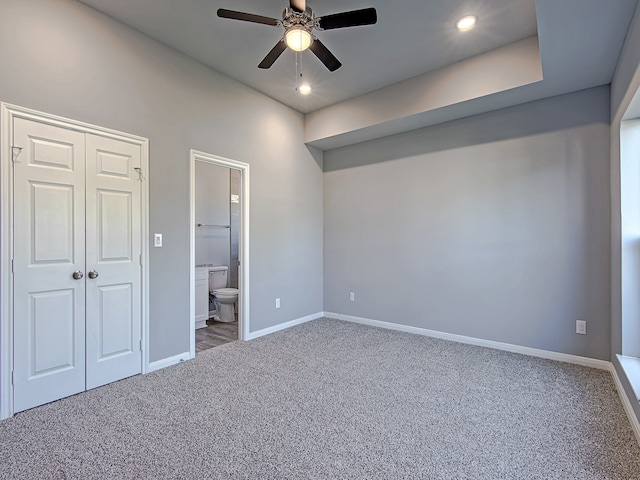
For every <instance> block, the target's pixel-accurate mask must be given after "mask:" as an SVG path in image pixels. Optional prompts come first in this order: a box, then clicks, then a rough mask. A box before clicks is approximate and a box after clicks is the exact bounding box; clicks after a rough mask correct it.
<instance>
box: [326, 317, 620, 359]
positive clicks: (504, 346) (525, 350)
mask: <svg viewBox="0 0 640 480" xmlns="http://www.w3.org/2000/svg"><path fill="white" fill-rule="evenodd" d="M324 316H325V317H329V318H335V319H338V320H344V321H346V322H352V323H361V324H364V325H370V326H372V327H381V328H387V329H390V330H399V331H401V332H408V333H415V334H417V335H424V336H426V337H433V338H440V339H442V340H449V341H451V342H457V343H466V344H468V345H476V346H478V347H487V348H494V349H496V350H504V351H506V352H513V353H520V354H522V355H529V356H531V357H539V358H546V359H548V360H557V361H559V362H566V363H574V364H576V365H582V366H585V367H591V368H598V369H600V370H609V369H610V365H611V362H608V361H606V360H597V359H595V358H588V357H580V356H577V355H570V354H568V353H558V352H551V351H549V350H539V349H537V348H530V347H522V346H520V345H512V344H510V343H502V342H494V341H491V340H483V339H481V338H474V337H466V336H464V335H456V334H454V333H445V332H438V331H436V330H427V329H425V328H419V327H410V326H408V325H400V324H397V323H389V322H382V321H380V320H371V319H368V318H361V317H352V316H350V315H342V314H340V313H331V312H324Z"/></svg>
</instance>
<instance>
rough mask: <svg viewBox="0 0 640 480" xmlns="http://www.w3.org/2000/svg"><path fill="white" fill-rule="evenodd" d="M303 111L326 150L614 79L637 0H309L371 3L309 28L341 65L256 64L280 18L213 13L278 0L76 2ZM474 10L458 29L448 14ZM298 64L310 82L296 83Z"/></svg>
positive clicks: (303, 58)
mask: <svg viewBox="0 0 640 480" xmlns="http://www.w3.org/2000/svg"><path fill="white" fill-rule="evenodd" d="M81 1H82V3H85V4H87V5H89V6H91V7H93V8H95V9H97V10H99V11H101V12H103V13H105V14H106V15H109V16H110V17H112V18H114V19H116V20H119V21H121V22H123V23H125V24H127V25H129V26H130V27H132V28H134V29H136V30H138V31H140V32H142V33H144V34H146V35H148V36H150V37H152V38H155V39H156V40H158V41H160V42H161V43H164V44H165V45H167V46H169V47H171V48H173V49H175V50H178V51H180V52H183V53H185V54H187V55H189V56H191V57H192V58H194V59H196V60H198V61H200V62H202V63H204V64H206V65H208V66H210V67H211V68H213V69H215V70H217V71H220V72H222V73H224V74H226V75H228V76H229V77H231V78H235V79H236V80H238V81H240V82H242V83H245V84H247V85H249V86H251V87H252V88H254V89H256V90H258V91H260V92H262V93H264V94H266V95H268V96H270V97H272V98H274V99H276V100H278V101H280V102H282V103H284V104H286V105H288V106H290V107H291V108H294V109H296V110H299V111H300V112H302V113H305V114H306V124H305V142H307V143H308V144H310V145H313V146H316V147H318V148H320V149H322V150H327V149H332V148H336V147H340V146H344V145H348V144H352V143H357V142H361V141H365V140H369V139H373V138H378V137H381V136H385V135H390V134H394V133H399V132H402V131H407V130H411V129H415V128H420V127H424V126H428V125H433V124H436V123H441V122H445V121H449V120H454V119H456V118H461V117H465V116H468V115H473V114H478V113H483V112H486V111H490V110H495V109H498V108H504V107H508V106H512V105H516V104H519V103H523V102H528V101H532V100H536V99H540V98H545V97H549V96H554V95H560V94H563V93H568V92H572V91H577V90H581V89H585V88H590V87H594V86H598V85H605V84H608V83H610V82H611V79H612V76H613V72H614V70H615V67H616V64H617V60H618V57H619V54H620V51H621V48H622V45H623V43H624V39H625V35H626V32H627V29H628V27H629V22H630V20H631V17H632V16H633V13H634V11H635V8H636V6H637V3H638V0H611V1H602V0H562V1H558V0H447V1H446V2H444V1H442V0H402V1H397V2H389V1H385V0H349V1H345V0H340V1H338V0H307V5H308V6H310V7H311V8H313V10H314V12H315V13H316V15H317V16H323V15H328V14H333V13H338V12H343V11H345V10H356V9H360V8H367V7H375V8H376V10H377V12H378V23H377V24H376V25H372V26H362V27H355V28H347V29H340V30H328V31H321V32H317V36H318V38H321V40H322V42H323V43H324V44H325V45H326V46H327V47H328V48H329V49H330V50H331V51H332V52H333V53H334V54H335V55H336V57H338V59H339V60H340V61H341V62H342V64H343V67H342V68H340V69H339V70H337V71H335V72H329V71H328V70H327V69H326V68H325V67H324V66H323V65H322V64H321V63H320V62H319V61H318V60H317V59H316V58H315V57H314V56H313V55H312V54H311V52H308V51H307V52H303V53H302V54H301V55H299V57H298V59H299V63H298V66H297V67H296V55H295V54H294V53H293V52H290V51H286V52H285V53H284V54H283V55H282V56H281V57H280V58H279V59H278V60H277V61H276V62H275V64H274V65H273V67H272V68H270V69H268V70H262V69H259V68H257V65H258V63H260V61H261V60H262V58H264V56H265V55H266V53H267V52H268V51H269V50H270V49H271V47H272V46H273V45H274V44H275V43H276V42H278V40H279V39H280V38H282V33H283V31H282V29H281V28H280V27H271V26H267V25H260V24H254V23H246V22H238V21H234V20H228V19H222V18H218V17H217V15H216V11H217V9H218V8H227V9H231V10H238V11H244V12H250V13H254V14H258V15H264V16H268V17H273V18H280V17H281V14H282V10H283V9H284V7H285V6H286V5H287V4H288V2H287V1H284V0H261V1H260V2H255V1H250V0H233V1H231V0H181V1H180V2H176V1H174V0H81ZM469 13H472V14H475V15H477V17H478V25H477V26H476V28H474V29H473V30H471V31H468V32H464V33H460V32H458V31H457V30H456V29H455V28H454V23H455V21H456V20H457V19H458V18H460V17H462V16H463V15H465V14H469ZM297 69H298V70H299V71H301V72H302V73H303V75H304V78H305V79H306V80H307V81H308V82H309V83H310V84H311V85H312V87H313V91H312V93H311V94H310V95H308V96H301V95H299V94H298V93H297V92H296V91H295V87H296V84H297V81H298V77H297V75H296V71H297Z"/></svg>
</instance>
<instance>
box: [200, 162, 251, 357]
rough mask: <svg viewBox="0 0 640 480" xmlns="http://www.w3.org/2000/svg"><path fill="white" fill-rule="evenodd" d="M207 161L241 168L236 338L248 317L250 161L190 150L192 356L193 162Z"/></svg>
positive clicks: (246, 331) (245, 335)
mask: <svg viewBox="0 0 640 480" xmlns="http://www.w3.org/2000/svg"><path fill="white" fill-rule="evenodd" d="M196 161H199V162H206V163H211V164H213V165H219V166H221V167H227V168H232V169H234V170H239V171H240V244H239V245H238V247H239V249H238V250H239V252H238V259H239V261H240V268H239V269H238V275H239V278H238V287H239V293H238V340H247V339H248V337H249V331H250V329H249V326H250V321H251V316H250V314H249V299H250V298H251V297H250V292H249V265H250V262H249V205H250V202H249V197H250V195H249V193H250V183H249V182H250V175H249V164H248V163H244V162H239V161H237V160H231V159H228V158H224V157H219V156H217V155H212V154H210V153H205V152H200V151H198V150H193V149H191V150H190V151H189V335H190V337H189V355H190V358H193V357H195V355H196V351H195V335H196V331H195V311H196V309H195V268H196V262H195V258H196V257H195V255H196V253H195V228H196V223H195V201H196V200H195V193H196V188H195V165H196V164H195V162H196Z"/></svg>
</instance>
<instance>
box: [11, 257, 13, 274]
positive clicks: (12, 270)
mask: <svg viewBox="0 0 640 480" xmlns="http://www.w3.org/2000/svg"><path fill="white" fill-rule="evenodd" d="M11 273H13V258H12V259H11Z"/></svg>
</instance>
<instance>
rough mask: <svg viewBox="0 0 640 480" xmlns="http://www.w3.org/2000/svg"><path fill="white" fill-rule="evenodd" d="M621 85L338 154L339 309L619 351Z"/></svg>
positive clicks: (510, 339) (330, 231)
mask: <svg viewBox="0 0 640 480" xmlns="http://www.w3.org/2000/svg"><path fill="white" fill-rule="evenodd" d="M609 93H610V92H609V87H608V86H604V87H598V88H594V89H590V90H584V91H581V92H577V93H573V94H568V95H562V96H558V97H553V98H549V99H545V100H539V101H536V102H531V103H527V104H523V105H519V106H515V107H511V108H507V109H504V110H499V111H495V112H491V113H486V114H483V115H478V116H475V117H469V118H465V119H462V120H457V121H454V122H450V123H447V124H443V125H438V126H434V127H429V128H425V129H421V130H416V131H413V132H408V133H405V134H400V135H395V136H391V137H387V138H381V139H379V140H372V141H369V142H365V143H361V144H358V145H353V146H350V147H344V148H340V149H336V150H332V151H328V152H325V158H324V165H325V175H324V178H325V183H324V205H325V209H324V212H325V236H324V239H325V240H324V252H325V253H324V264H325V270H324V275H325V283H324V295H325V300H324V305H325V311H327V312H336V313H340V314H345V315H352V316H356V317H364V318H368V319H373V320H381V321H386V322H391V323H397V324H403V325H408V326H413V327H420V328H425V329H430V330H436V331H440V332H447V333H453V334H459V335H465V336H469V337H475V338H479V339H486V340H492V341H498V342H505V343H510V344H515V345H520V346H526V347H532V348H538V349H543V350H550V351H555V352H560V353H567V354H574V355H581V356H585V357H591V358H596V359H601V360H609V359H610V338H611V331H610V329H611V324H610V320H609V319H610V238H609V235H610V205H609V202H610V197H609V195H610V188H609V145H610V141H609V105H610V97H609ZM349 292H355V301H354V302H352V301H350V300H349ZM578 319H580V320H586V321H587V331H588V334H587V335H578V334H576V333H575V321H576V320H578Z"/></svg>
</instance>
